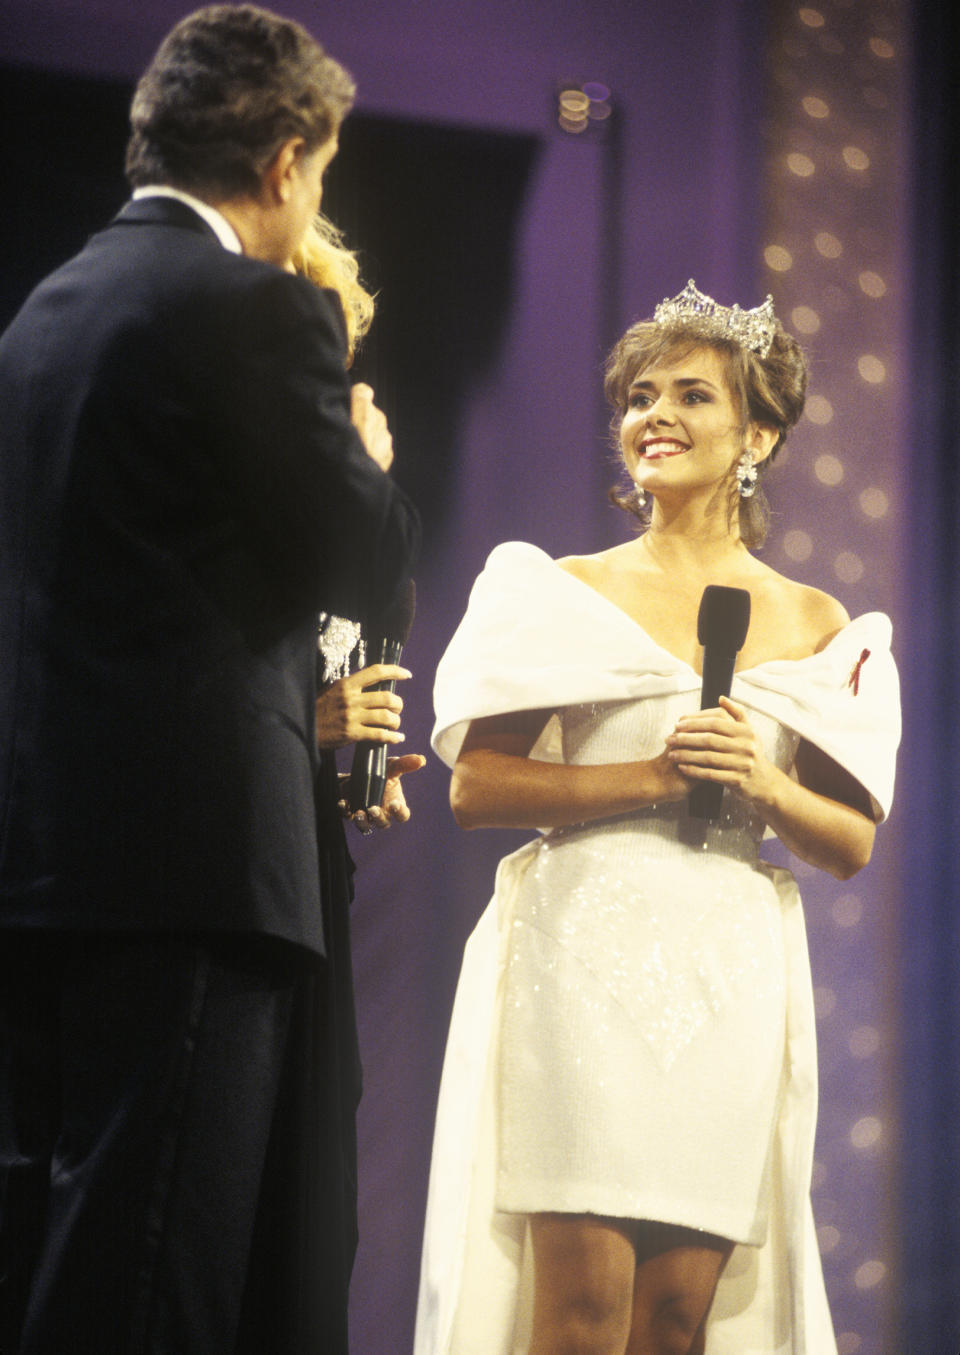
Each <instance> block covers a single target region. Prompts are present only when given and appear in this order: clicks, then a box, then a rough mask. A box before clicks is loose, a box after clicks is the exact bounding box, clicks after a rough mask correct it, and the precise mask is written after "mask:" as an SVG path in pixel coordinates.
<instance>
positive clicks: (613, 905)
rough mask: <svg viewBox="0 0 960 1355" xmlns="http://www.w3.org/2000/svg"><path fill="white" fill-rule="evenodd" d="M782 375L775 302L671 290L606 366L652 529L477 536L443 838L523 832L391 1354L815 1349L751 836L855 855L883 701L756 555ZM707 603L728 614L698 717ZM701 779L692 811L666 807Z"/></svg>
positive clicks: (788, 950)
mask: <svg viewBox="0 0 960 1355" xmlns="http://www.w3.org/2000/svg"><path fill="white" fill-rule="evenodd" d="M805 388H806V366H805V362H804V358H803V354H802V352H801V350H800V348H799V345H798V344H797V343H796V341H795V340H793V339H792V338H791V337H790V336H788V335H787V334H786V333H785V332H784V330H783V329H782V327H781V325H780V323H779V322H778V321H777V320H776V319H775V317H774V315H773V306H772V301H771V300H770V299H769V298H768V300H767V302H766V303H765V304H764V305H763V306H761V307H758V308H757V309H756V310H754V311H746V312H745V311H742V310H740V309H739V307H736V306H735V307H732V308H726V307H723V306H719V305H717V303H716V302H714V301H712V300H711V299H710V298H709V297H706V296H704V295H703V294H702V293H700V292H698V291H697V290H696V288H695V287H694V285H693V283H692V282H691V283H690V284H688V286H687V288H686V289H685V290H684V291H683V292H682V293H680V295H679V296H677V297H675V298H674V299H673V300H672V301H665V302H664V303H662V305H660V306H658V307H657V309H656V311H655V314H654V318H653V319H652V320H651V321H645V322H642V323H639V324H635V325H633V326H632V327H631V328H630V329H629V330H628V331H627V332H626V334H625V335H624V336H623V338H622V339H621V340H620V342H619V343H618V344H617V345H616V347H615V348H614V350H613V352H612V354H611V355H610V358H609V361H608V366H607V376H606V391H607V395H608V397H609V399H610V401H611V403H612V404H613V406H614V410H615V418H614V427H615V429H616V433H617V438H618V442H619V447H620V452H621V456H622V460H623V466H624V471H625V475H626V488H625V489H620V490H618V491H615V492H614V498H615V501H616V502H618V503H619V504H620V505H621V506H623V507H625V508H627V509H628V510H629V511H631V512H633V513H635V514H636V515H637V516H638V517H639V518H640V519H641V522H642V523H643V526H644V530H643V531H642V532H641V533H640V534H638V535H637V536H636V537H635V538H634V539H632V540H631V541H629V542H628V543H626V544H623V545H617V546H615V547H613V548H612V549H610V550H607V551H603V552H601V553H600V554H598V555H593V556H581V557H571V558H568V559H564V560H560V561H553V560H551V559H550V558H549V557H547V556H546V555H544V554H543V552H541V551H540V550H538V549H537V548H536V547H534V546H530V545H525V544H523V543H519V542H512V543H508V544H506V545H503V546H500V547H498V548H497V549H496V550H495V551H494V552H493V553H492V555H491V556H490V558H489V560H488V561H487V565H486V567H485V569H484V571H483V573H482V574H481V575H480V577H479V579H478V580H477V582H476V584H475V586H474V589H473V592H472V594H471V598H470V603H469V607H468V609H467V613H466V615H465V617H464V619H463V621H462V623H461V625H460V627H459V629H458V631H457V633H456V634H455V636H454V638H453V640H452V641H451V644H450V646H449V648H448V650H447V653H446V655H445V656H444V658H443V660H442V662H441V665H440V668H439V670H438V674H437V687H436V706H437V726H436V730H435V733H434V744H435V747H436V749H437V751H438V752H439V754H440V755H441V757H443V758H444V759H445V760H446V761H448V762H449V764H450V765H451V766H452V767H453V781H452V788H451V802H452V805H453V809H454V813H455V815H456V817H457V819H458V821H459V822H460V823H461V825H462V826H464V827H466V828H475V827H482V826H499V827H504V826H509V827H518V828H531V829H532V828H538V829H539V830H540V836H539V837H538V838H537V839H536V840H534V841H533V842H530V843H528V844H527V845H526V846H524V847H522V848H521V849H520V850H519V851H518V852H515V853H513V854H512V855H511V856H509V857H507V858H506V859H505V860H504V861H503V862H501V865H500V869H499V871H498V875H497V884H496V893H495V896H494V899H493V901H492V903H491V905H490V907H489V908H488V909H487V911H486V913H485V914H484V916H483V918H482V919H481V921H480V923H479V924H478V926H477V928H476V930H475V932H474V934H473V936H472V937H471V939H470V942H469V943H468V946H467V950H466V953H465V958H464V966H463V970H462V973H461V979H460V984H459V987H458V992H457V1000H456V1004H455V1008H454V1014H453V1019H452V1024H451V1030H450V1037H449V1041H448V1049H447V1058H446V1061H445V1065H444V1074H443V1085H442V1088H441V1096H440V1104H439V1109H438V1115H437V1126H436V1136H435V1143H434V1158H433V1165H432V1170H431V1183H430V1198H429V1203H428V1209H427V1227H426V1235H425V1243H424V1256H423V1264H422V1274H421V1293H420V1307H419V1312H418V1323H417V1340H416V1347H415V1348H416V1355H835V1352H836V1345H835V1342H834V1338H833V1333H832V1327H831V1323H830V1317H829V1312H828V1310H827V1304H826V1298H825V1294H824V1288H823V1279H822V1274H821V1271H820V1264H819V1258H818V1255H817V1248H816V1241H815V1236H814V1234H813V1223H812V1216H811V1213H810V1206H809V1184H810V1170H811V1163H812V1152H813V1132H814V1122H815V1116H816V1052H815V1043H814V1027H813V1014H812V992H811V982H810V972H809V963H808V959H807V948H806V940H805V935H804V927H803V917H802V910H801V906H800V900H799V897H798V894H797V890H796V886H795V884H794V881H793V878H792V876H791V875H789V873H788V872H786V871H784V870H780V869H776V868H774V867H772V866H770V865H768V864H767V863H765V862H764V861H762V860H761V859H760V858H759V855H758V849H759V844H760V840H761V838H762V837H763V835H764V833H766V832H770V833H774V834H776V835H778V836H779V837H780V838H781V840H782V841H783V842H784V843H785V844H786V845H787V846H788V847H789V848H790V849H791V850H792V851H793V852H794V853H795V854H796V855H797V856H799V857H800V858H802V859H803V860H805V861H807V862H811V863H813V864H814V865H816V866H819V867H821V868H823V869H825V870H827V871H829V872H830V873H832V874H833V875H835V876H837V877H838V878H840V879H846V878H847V877H849V876H850V875H852V874H853V873H854V872H855V871H857V870H858V869H860V867H861V866H863V865H864V864H865V862H866V861H867V860H868V859H869V856H870V852H871V848H872V843H873V837H874V830H875V825H876V823H877V822H878V821H879V820H880V819H881V818H882V817H883V815H884V814H885V812H886V811H887V809H888V807H889V802H890V794H891V786H892V777H893V761H894V754H895V750H896V745H897V742H898V739H899V716H898V693H897V679H896V672H895V669H894V667H893V662H892V659H891V657H890V653H889V639H890V627H889V622H888V621H887V619H886V618H885V617H883V616H881V615H880V614H878V613H872V614H868V615H866V616H863V617H860V618H859V619H858V620H856V621H853V622H851V621H850V619H849V617H848V616H847V614H846V612H845V611H844V609H843V607H842V606H841V605H840V604H839V603H838V602H837V601H835V600H834V599H833V598H830V597H828V596H827V595H826V594H824V593H821V592H818V591H817V590H815V589H812V588H808V587H805V586H803V585H802V584H799V583H795V582H793V581H791V580H789V579H787V578H784V577H783V576H782V575H780V574H777V573H776V572H775V571H774V570H772V569H770V568H769V567H768V566H767V565H765V564H763V563H761V561H760V560H759V559H757V558H756V556H755V555H753V554H752V553H751V548H753V547H756V546H758V545H759V544H760V543H761V542H762V540H763V536H764V529H765V511H764V501H763V497H762V491H761V490H760V488H759V485H758V483H757V482H758V478H759V477H760V476H762V475H763V474H765V473H766V471H767V468H768V467H769V466H770V464H771V462H772V461H773V459H774V457H775V455H776V453H777V451H778V450H779V448H780V446H781V445H782V443H783V440H784V438H785V436H786V434H787V431H788V429H789V428H790V427H792V425H793V424H794V423H796V421H797V419H798V418H799V417H800V414H801V412H802V409H803V400H804V394H805ZM707 585H722V586H727V587H733V588H737V589H742V590H745V591H746V592H748V593H749V595H750V603H751V613H750V623H749V629H748V630H747V634H746V639H745V641H744V643H743V647H742V651H741V653H740V655H739V660H738V668H737V672H736V674H735V676H734V679H733V685H732V689H731V697H730V698H729V699H728V698H725V697H724V698H721V700H720V704H719V705H718V706H717V707H716V708H713V709H709V710H704V711H701V710H700V709H699V706H700V687H701V677H700V672H699V670H700V667H701V664H702V658H703V652H702V650H701V649H700V646H699V644H698V641H697V616H698V608H699V604H700V599H701V595H702V594H703V591H704V588H705V587H706V586H707ZM507 637H509V638H508V639H507ZM704 783H710V784H713V785H715V786H719V787H721V788H722V790H723V796H722V809H721V812H720V815H719V817H718V818H717V819H716V820H712V821H711V820H708V819H698V818H696V817H694V815H692V814H691V812H690V807H689V805H688V801H689V796H690V792H691V790H692V789H693V788H694V787H695V786H698V785H700V786H702V785H703V784H704Z"/></svg>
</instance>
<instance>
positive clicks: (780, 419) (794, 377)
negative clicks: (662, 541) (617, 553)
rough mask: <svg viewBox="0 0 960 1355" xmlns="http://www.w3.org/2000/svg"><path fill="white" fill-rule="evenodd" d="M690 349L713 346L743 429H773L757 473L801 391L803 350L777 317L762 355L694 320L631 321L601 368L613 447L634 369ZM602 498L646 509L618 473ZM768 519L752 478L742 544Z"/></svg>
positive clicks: (743, 504) (793, 414) (799, 405)
mask: <svg viewBox="0 0 960 1355" xmlns="http://www.w3.org/2000/svg"><path fill="white" fill-rule="evenodd" d="M697 348H712V349H713V350H714V352H716V353H718V354H719V355H720V357H721V358H722V360H723V363H724V368H725V371H726V377H727V382H728V384H729V387H730V390H731V392H732V394H733V397H734V402H735V404H736V407H737V409H738V410H739V411H740V416H741V427H742V429H743V431H744V432H746V428H747V425H748V424H749V423H751V422H756V423H763V424H768V425H770V426H772V427H773V428H775V429H776V432H777V440H776V443H775V444H774V447H773V451H772V452H771V454H770V455H769V456H768V457H767V458H766V460H764V461H761V462H760V463H759V464H758V466H757V470H758V471H759V472H760V474H761V475H763V474H764V473H765V472H766V471H767V469H768V468H769V466H770V465H771V464H772V462H773V460H774V457H775V456H776V454H777V452H779V450H780V448H781V447H782V446H783V443H784V440H785V439H786V436H787V433H788V432H789V430H790V429H791V428H792V427H793V426H794V424H795V423H796V422H797V420H798V419H799V418H800V416H801V414H802V413H803V406H804V401H805V399H806V394H807V377H808V367H807V358H806V354H805V353H804V351H803V349H802V348H801V346H800V344H799V343H798V342H797V340H796V339H794V338H793V336H792V335H790V334H788V333H787V332H786V330H785V329H784V328H783V326H782V325H781V324H780V321H779V320H777V321H776V322H775V328H774V334H773V342H772V344H771V345H770V351H769V353H768V354H767V356H766V357H764V358H761V357H760V356H759V355H758V354H757V353H753V352H751V351H750V350H749V349H746V348H743V347H741V345H740V344H739V343H737V342H736V341H735V340H733V339H723V338H714V337H712V336H709V335H706V334H704V333H703V330H702V329H701V328H698V326H697V323H696V322H695V321H692V322H690V323H684V322H677V323H674V324H670V325H660V324H657V323H656V322H655V321H653V320H640V321H638V323H636V324H634V325H631V326H630V328H629V329H628V330H627V332H626V333H625V334H624V335H623V337H622V338H621V339H619V340H618V342H617V343H616V344H615V345H614V347H613V348H612V350H611V351H610V354H609V356H608V358H607V362H606V367H605V372H604V383H603V389H604V393H605V395H606V397H607V399H608V401H609V402H610V404H611V405H612V406H613V409H614V415H613V418H612V420H611V423H610V429H611V432H612V434H613V438H614V445H615V446H616V447H618V448H619V445H620V437H619V435H620V424H621V421H622V420H623V416H624V414H625V413H626V410H627V395H628V392H629V390H630V386H631V385H632V383H633V381H634V380H635V378H636V377H637V375H638V373H640V372H643V371H646V370H647V369H648V368H649V367H652V366H654V365H655V364H656V363H661V362H673V361H676V360H677V359H680V358H683V357H684V356H685V355H686V354H688V353H690V352H692V351H694V350H695V349H697ZM621 465H622V460H621ZM624 470H625V467H624ZM609 497H610V501H611V502H612V503H614V504H616V506H617V507H618V508H623V509H625V511H626V512H628V513H632V514H633V516H634V517H636V518H638V519H639V520H640V522H642V523H644V524H646V523H647V522H648V521H649V515H648V512H647V511H646V510H645V509H644V508H642V507H641V506H640V502H639V498H638V492H637V487H636V485H635V484H634V483H633V481H632V480H631V479H630V478H629V477H628V476H627V477H621V481H620V483H618V484H617V485H614V487H613V488H612V489H611V490H610V492H609ZM769 520H770V506H769V504H768V503H767V497H766V495H765V494H764V492H763V487H762V486H761V484H760V483H759V482H758V484H757V488H756V491H755V493H754V494H753V496H752V497H751V498H749V499H741V500H740V535H741V537H742V538H743V541H744V543H745V544H746V545H747V546H750V547H757V546H762V545H763V543H764V541H765V540H766V536H767V529H768V526H769Z"/></svg>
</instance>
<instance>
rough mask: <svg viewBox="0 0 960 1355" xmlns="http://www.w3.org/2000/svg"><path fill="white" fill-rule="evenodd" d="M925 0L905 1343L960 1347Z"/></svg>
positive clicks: (953, 348) (951, 206)
mask: <svg viewBox="0 0 960 1355" xmlns="http://www.w3.org/2000/svg"><path fill="white" fill-rule="evenodd" d="M913 13H914V52H913V81H912V84H913V89H914V102H913V109H912V114H913V116H912V144H911V146H910V151H911V158H912V166H911V168H912V177H913V182H912V191H911V193H910V202H911V211H912V218H913V219H912V239H913V259H912V261H911V262H912V272H913V307H912V309H913V316H914V321H913V334H912V344H911V351H912V371H911V373H910V379H909V383H908V386H907V388H908V398H909V401H910V405H909V408H908V410H907V411H906V416H905V419H904V425H905V427H906V428H907V429H908V430H909V434H910V437H909V445H908V446H907V447H905V449H904V453H905V455H907V456H908V457H909V458H910V478H909V481H908V483H909V484H910V493H909V498H910V502H909V503H908V504H906V505H905V509H906V511H907V513H908V514H909V524H910V525H909V528H908V534H907V537H906V540H907V559H906V560H905V562H904V563H905V567H906V568H907V570H908V579H909V584H910V591H909V594H908V596H909V597H910V599H911V609H910V614H911V634H910V636H909V639H910V653H909V654H905V655H904V658H905V661H906V662H905V673H904V678H905V683H904V687H905V698H906V699H905V729H904V743H903V754H902V761H901V771H900V785H901V787H902V795H903V800H904V804H905V808H906V813H907V814H908V816H909V819H910V829H909V831H908V832H907V833H906V834H905V835H904V838H905V841H906V842H907V843H908V844H909V845H908V848H907V859H906V860H905V862H904V880H905V886H906V887H905V889H904V892H903V897H904V913H903V918H902V926H901V945H902V975H903V985H904V986H903V1006H902V1012H903V1059H902V1068H903V1078H902V1089H901V1090H902V1140H901V1147H902V1164H903V1172H902V1196H901V1201H900V1217H901V1223H902V1236H901V1248H902V1278H903V1284H902V1291H901V1304H902V1322H903V1327H902V1339H901V1345H900V1349H902V1350H911V1351H931V1352H933V1351H944V1352H947V1351H955V1350H957V1349H958V1348H960V793H958V789H957V784H956V780H957V769H958V766H960V729H958V721H957V697H958V693H960V590H958V586H957V585H958V576H960V532H958V527H960V254H958V241H957V221H958V217H960V168H958V153H960V144H958V140H960V138H958V112H960V100H958V95H957V79H956V53H957V50H958V42H960V21H958V15H957V9H956V7H955V6H953V5H941V4H937V5H934V4H919V5H917V6H916V8H915V9H914V11H913Z"/></svg>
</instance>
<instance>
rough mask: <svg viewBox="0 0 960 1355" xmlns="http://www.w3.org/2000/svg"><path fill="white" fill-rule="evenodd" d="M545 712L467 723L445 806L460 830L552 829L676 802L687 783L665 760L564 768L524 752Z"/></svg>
mask: <svg viewBox="0 0 960 1355" xmlns="http://www.w3.org/2000/svg"><path fill="white" fill-rule="evenodd" d="M549 716H550V712H549V711H542V710H541V711H524V712H520V713H518V714H515V715H505V716H491V717H489V718H487V719H483V720H474V722H473V723H472V724H471V726H470V729H469V730H468V732H467V737H466V739H465V740H464V744H463V748H462V749H461V752H460V756H459V758H458V759H457V763H456V766H455V767H454V769H453V780H452V781H451V783H450V805H451V807H452V809H453V813H454V817H455V818H456V820H457V823H458V824H459V825H460V827H461V828H558V827H562V826H564V825H567V824H572V823H584V822H587V821H589V820H592V819H603V818H609V817H610V816H612V815H614V814H626V813H629V812H630V811H631V810H634V809H640V808H642V807H643V806H645V805H650V804H654V803H655V802H657V801H661V802H662V801H665V800H679V799H682V798H683V796H684V795H686V794H687V793H688V792H689V790H690V785H691V782H690V781H689V780H688V779H687V777H685V776H684V775H683V774H682V773H681V772H679V771H678V770H677V768H676V766H675V765H674V764H673V763H672V762H671V760H670V758H669V757H668V756H667V753H666V750H664V752H663V753H662V754H661V755H660V756H659V757H657V758H654V759H653V760H652V761H649V762H620V763H612V764H605V765H602V766H578V767H568V766H565V765H557V764H555V763H552V762H540V761H537V760H536V759H533V758H531V757H529V753H530V750H531V748H532V747H533V745H534V744H535V743H536V741H537V738H538V737H539V735H540V733H541V732H542V730H543V727H544V725H545V724H546V722H547V720H548V719H549Z"/></svg>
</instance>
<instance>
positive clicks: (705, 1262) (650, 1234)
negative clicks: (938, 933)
mask: <svg viewBox="0 0 960 1355" xmlns="http://www.w3.org/2000/svg"><path fill="white" fill-rule="evenodd" d="M636 1228H637V1231H636V1274H635V1279H634V1291H633V1324H632V1326H631V1329H630V1339H629V1342H628V1344H627V1347H626V1352H625V1355H703V1351H704V1343H705V1340H706V1326H707V1314H708V1312H709V1310H710V1304H711V1303H712V1302H713V1296H714V1293H715V1292H716V1288H717V1281H718V1280H719V1278H720V1272H721V1271H722V1270H723V1267H724V1265H725V1264H726V1261H727V1258H728V1257H729V1255H730V1252H731V1251H732V1250H733V1244H732V1243H731V1242H728V1241H727V1240H726V1239H725V1238H720V1237H713V1236H711V1235H710V1234H709V1233H701V1232H697V1231H695V1230H694V1229H690V1228H678V1227H675V1226H673V1225H671V1224H664V1223H640V1224H638V1225H636Z"/></svg>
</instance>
